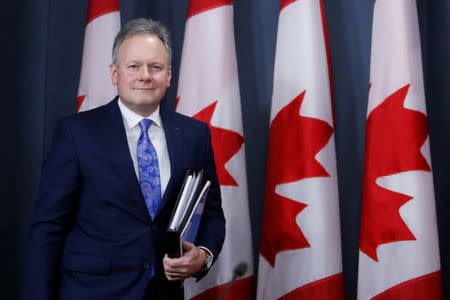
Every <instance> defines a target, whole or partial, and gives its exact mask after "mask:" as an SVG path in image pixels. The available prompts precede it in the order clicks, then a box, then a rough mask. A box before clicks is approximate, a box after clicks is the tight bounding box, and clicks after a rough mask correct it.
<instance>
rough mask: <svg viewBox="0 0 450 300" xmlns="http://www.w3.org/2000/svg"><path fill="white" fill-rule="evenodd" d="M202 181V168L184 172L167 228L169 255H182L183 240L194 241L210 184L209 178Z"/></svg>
mask: <svg viewBox="0 0 450 300" xmlns="http://www.w3.org/2000/svg"><path fill="white" fill-rule="evenodd" d="M203 181H204V180H203V170H202V171H200V172H198V173H194V172H192V171H188V172H187V173H186V176H185V178H184V181H183V184H182V186H181V189H180V191H179V193H178V198H177V202H176V203H175V207H174V210H173V213H172V218H171V220H170V223H169V228H168V229H167V231H168V235H169V249H168V253H167V254H168V256H169V257H172V258H173V257H180V256H182V255H183V247H182V243H183V241H188V242H190V243H195V239H196V237H197V232H198V228H199V226H200V221H201V217H202V214H203V208H204V207H205V201H206V195H207V194H208V190H209V187H210V185H211V182H210V181H209V180H208V181H206V182H205V183H203Z"/></svg>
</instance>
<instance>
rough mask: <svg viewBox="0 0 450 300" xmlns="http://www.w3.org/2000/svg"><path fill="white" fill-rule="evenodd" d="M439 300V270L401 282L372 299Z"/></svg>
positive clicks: (440, 293) (440, 286)
mask: <svg viewBox="0 0 450 300" xmlns="http://www.w3.org/2000/svg"><path fill="white" fill-rule="evenodd" d="M408 299H414V300H428V299H433V300H441V299H443V296H442V285H441V272H440V271H437V272H434V273H430V274H427V275H424V276H420V277H417V278H414V279H411V280H408V281H405V282H402V283H400V284H398V285H396V286H393V287H391V288H390V289H388V290H386V291H384V292H383V293H381V294H378V295H377V296H375V297H373V298H372V300H408Z"/></svg>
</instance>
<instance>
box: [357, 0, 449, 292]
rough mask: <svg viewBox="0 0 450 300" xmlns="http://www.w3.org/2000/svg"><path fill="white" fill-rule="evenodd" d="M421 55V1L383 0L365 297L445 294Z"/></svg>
mask: <svg viewBox="0 0 450 300" xmlns="http://www.w3.org/2000/svg"><path fill="white" fill-rule="evenodd" d="M421 59H422V58H421V48H420V35H419V25H418V19H417V7H416V1H412V0H396V1H392V0H378V1H376V2H375V7H374V17H373V29H372V57H371V70H370V80H371V85H370V93H369V103H368V108H367V126H366V154H365V170H364V192H363V203H362V217H361V218H362V219H361V235H360V245H359V246H360V252H359V275H358V299H359V300H363V299H383V300H391V299H392V300H394V299H395V300H403V299H404V300H406V299H424V300H425V299H433V300H436V299H442V287H441V273H440V263H439V248H438V235H437V229H436V227H437V226H436V211H435V199H434V189H433V174H432V172H431V157H430V148H429V138H428V137H429V135H428V125H427V116H426V107H425V93H424V85H423V78H422V62H421Z"/></svg>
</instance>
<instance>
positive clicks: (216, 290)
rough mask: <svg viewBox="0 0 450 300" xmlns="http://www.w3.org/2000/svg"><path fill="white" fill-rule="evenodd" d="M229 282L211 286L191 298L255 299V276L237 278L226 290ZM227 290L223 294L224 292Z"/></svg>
mask: <svg viewBox="0 0 450 300" xmlns="http://www.w3.org/2000/svg"><path fill="white" fill-rule="evenodd" d="M226 286H227V284H222V285H218V286H215V287H213V288H210V289H209V290H206V291H204V292H203V293H201V294H198V295H197V296H195V297H194V298H191V300H210V299H219V297H222V298H220V299H223V300H232V299H255V281H254V276H249V277H245V278H242V279H239V280H236V281H235V282H234V283H233V285H232V286H231V288H230V289H229V290H228V291H224V289H225V288H226ZM223 291H224V292H225V294H224V295H222V292H223Z"/></svg>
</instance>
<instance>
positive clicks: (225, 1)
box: [187, 0, 233, 19]
mask: <svg viewBox="0 0 450 300" xmlns="http://www.w3.org/2000/svg"><path fill="white" fill-rule="evenodd" d="M232 4H233V0H191V1H189V9H188V15H187V18H188V19H189V18H190V17H192V16H195V15H197V14H199V13H202V12H204V11H207V10H210V9H214V8H217V7H220V6H225V5H232Z"/></svg>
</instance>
